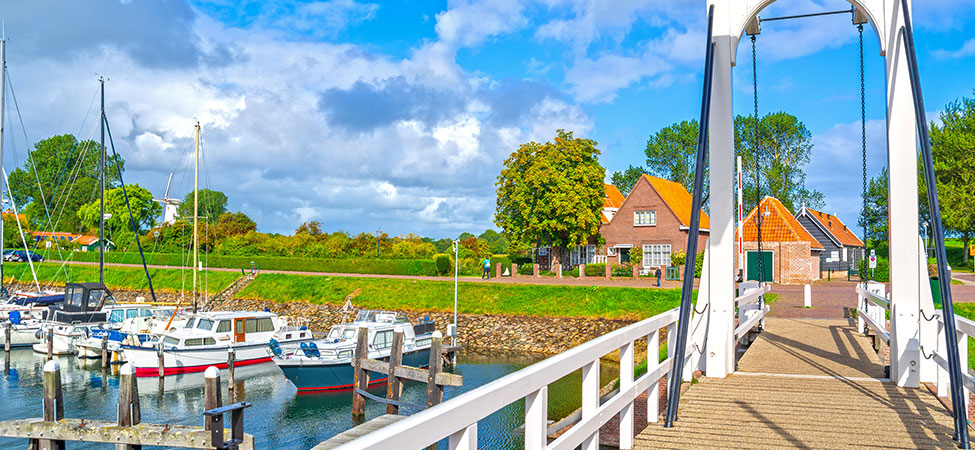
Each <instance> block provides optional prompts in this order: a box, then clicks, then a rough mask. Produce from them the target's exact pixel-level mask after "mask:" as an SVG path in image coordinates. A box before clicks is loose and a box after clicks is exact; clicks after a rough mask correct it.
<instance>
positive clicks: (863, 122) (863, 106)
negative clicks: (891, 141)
mask: <svg viewBox="0 0 975 450" xmlns="http://www.w3.org/2000/svg"><path fill="white" fill-rule="evenodd" d="M857 30H858V31H859V32H860V145H861V150H862V154H863V210H862V211H861V214H860V217H861V220H863V247H864V248H863V253H864V255H863V256H864V257H866V251H867V249H866V246H867V245H866V243H867V91H866V82H865V81H864V74H863V24H862V23H861V24H860V25H857ZM862 259H865V258H861V260H862ZM864 267H866V266H864ZM857 269H859V267H857ZM864 272H866V271H865V270H864ZM860 280H866V277H865V276H864V274H863V273H861V274H860Z"/></svg>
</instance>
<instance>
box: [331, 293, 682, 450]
mask: <svg viewBox="0 0 975 450" xmlns="http://www.w3.org/2000/svg"><path fill="white" fill-rule="evenodd" d="M678 315H679V312H678V309H677V308H674V309H672V310H669V311H666V312H664V313H661V314H658V315H656V316H653V317H651V318H649V319H645V320H642V321H640V322H637V323H634V324H632V325H629V326H627V327H624V328H620V329H618V330H616V331H613V332H611V333H608V334H606V335H603V336H601V337H598V338H596V339H593V340H591V341H589V342H586V343H585V344H582V345H579V346H577V347H575V348H572V349H571V350H568V351H566V352H563V353H560V354H558V355H556V356H553V357H551V358H548V359H546V360H544V361H541V362H539V363H536V364H533V365H531V366H528V367H526V368H524V369H521V370H519V371H517V372H514V373H512V374H509V375H507V376H505V377H502V378H500V379H498V380H495V381H493V382H491V383H488V384H485V385H484V386H481V387H479V388H476V389H473V390H471V391H469V392H466V393H464V394H461V395H459V396H457V397H455V398H452V399H450V400H448V401H446V402H444V403H441V404H440V405H437V406H435V407H432V408H429V409H427V410H424V411H422V412H419V413H417V414H415V415H413V416H410V417H409V418H407V419H403V420H401V421H399V422H397V423H394V424H392V425H389V426H387V427H385V428H382V429H380V430H378V431H376V432H373V433H370V434H367V435H365V436H363V437H361V438H359V439H356V440H354V441H351V442H349V443H348V444H346V445H344V446H342V447H340V448H341V449H353V448H354V449H419V448H424V447H427V446H429V445H431V444H434V443H436V442H439V441H440V440H442V439H444V438H447V439H448V443H449V448H450V449H452V450H453V449H457V450H461V449H464V450H473V449H476V448H477V424H478V421H480V420H482V419H484V418H485V417H487V416H488V415H490V414H492V413H494V412H496V411H498V410H500V409H502V408H504V407H506V406H508V405H510V404H512V403H515V402H517V401H518V400H521V399H525V449H526V450H540V449H576V448H579V447H580V446H581V447H582V448H583V449H584V450H596V449H598V448H599V429H600V428H601V427H602V426H603V425H604V424H606V423H607V422H608V421H610V420H611V419H613V418H614V417H616V416H617V415H619V417H620V420H619V423H620V430H619V431H620V440H619V442H620V448H632V446H633V435H634V420H635V419H634V411H635V403H636V400H637V397H638V396H640V394H641V393H643V392H648V398H647V420H648V421H649V422H656V421H657V420H658V419H657V418H658V415H659V401H660V392H659V386H660V380H661V378H663V377H664V376H669V375H670V374H671V372H672V368H673V365H674V357H673V355H674V354H675V351H674V345H673V342H674V339H673V336H674V335H675V334H674V333H675V327H676V324H677V318H678ZM662 328H667V342H668V352H667V358H666V359H665V360H663V361H662V362H660V363H657V361H658V360H659V357H658V356H657V355H659V350H660V334H659V333H660V329H662ZM644 338H646V340H647V358H648V362H647V364H648V367H647V372H646V374H644V375H642V376H640V377H639V378H636V379H634V350H635V345H636V342H637V341H640V340H642V339H644ZM617 349H619V350H620V383H619V384H620V387H619V391H618V392H617V393H616V395H613V396H612V397H609V398H608V399H604V401H602V402H600V398H599V389H600V381H599V360H600V358H602V357H603V356H605V355H607V354H609V353H611V352H613V351H615V350H617ZM579 369H582V418H581V420H580V421H579V422H578V423H576V424H575V425H574V426H573V427H572V428H570V429H569V430H568V431H567V432H565V433H564V434H562V435H561V436H559V437H558V438H557V439H555V440H554V441H552V442H551V443H549V442H548V433H547V429H548V386H549V385H550V384H552V383H554V382H555V381H556V380H559V379H560V378H563V377H565V376H566V375H569V374H571V373H573V372H575V371H577V370H579Z"/></svg>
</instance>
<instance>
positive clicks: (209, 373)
mask: <svg viewBox="0 0 975 450" xmlns="http://www.w3.org/2000/svg"><path fill="white" fill-rule="evenodd" d="M203 398H204V400H203V402H204V403H203V409H204V410H206V411H209V410H211V409H216V408H219V407H220V406H221V403H222V400H221V398H220V370H219V369H217V368H216V367H214V366H210V367H207V370H206V371H205V372H203ZM221 417H222V416H221ZM210 425H211V421H210V420H207V421H206V423H205V425H204V426H203V428H204V429H206V430H210ZM220 426H221V427H222V426H223V422H222V421H221V423H220Z"/></svg>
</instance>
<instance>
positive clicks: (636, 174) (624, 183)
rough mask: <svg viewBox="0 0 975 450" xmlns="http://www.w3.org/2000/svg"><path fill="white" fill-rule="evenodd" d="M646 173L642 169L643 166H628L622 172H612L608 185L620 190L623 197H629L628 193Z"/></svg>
mask: <svg viewBox="0 0 975 450" xmlns="http://www.w3.org/2000/svg"><path fill="white" fill-rule="evenodd" d="M645 173H647V171H646V170H644V169H643V166H639V167H634V166H630V167H628V168H627V169H626V170H624V171H622V172H613V176H612V177H611V178H610V181H609V182H610V183H612V184H613V186H616V188H617V189H619V190H620V193H622V194H623V196H624V197H625V196H627V195H630V191H631V190H633V186H636V182H637V181H638V180H639V179H640V177H642V176H643V174H645Z"/></svg>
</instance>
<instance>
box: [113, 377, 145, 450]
mask: <svg viewBox="0 0 975 450" xmlns="http://www.w3.org/2000/svg"><path fill="white" fill-rule="evenodd" d="M141 422H142V411H141V409H140V408H139V385H138V384H137V383H136V377H135V367H133V366H132V364H130V363H126V364H125V365H124V366H122V368H121V369H120V370H119V386H118V426H120V427H131V426H135V425H138V424H140V423H141ZM141 448H142V446H141V445H129V444H115V449H116V450H141Z"/></svg>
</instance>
